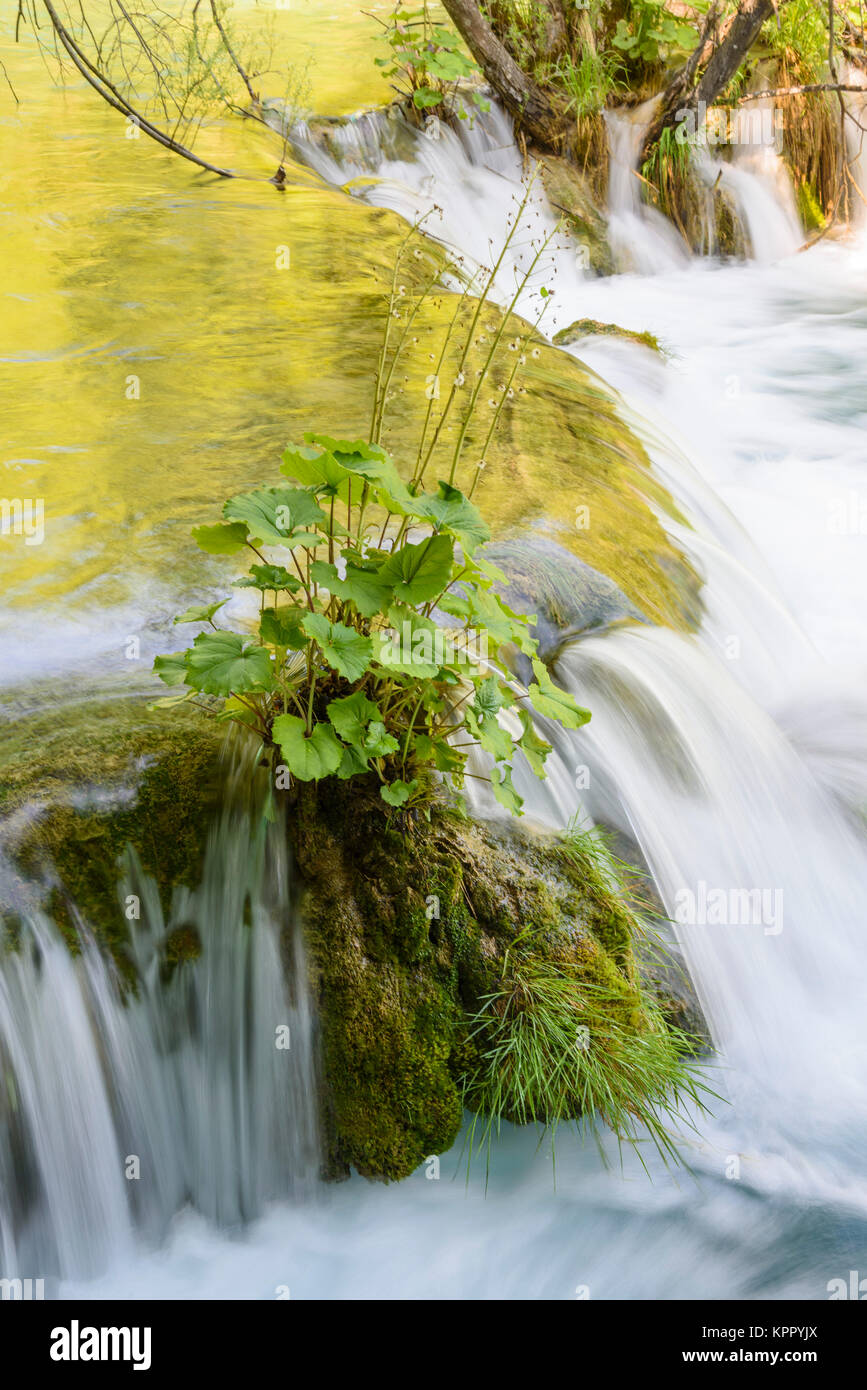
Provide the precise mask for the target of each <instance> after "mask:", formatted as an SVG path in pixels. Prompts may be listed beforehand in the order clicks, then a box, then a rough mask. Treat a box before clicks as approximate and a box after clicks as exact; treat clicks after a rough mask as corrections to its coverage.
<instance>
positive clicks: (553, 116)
mask: <svg viewBox="0 0 867 1390" xmlns="http://www.w3.org/2000/svg"><path fill="white" fill-rule="evenodd" d="M443 3H444V5H445V8H446V10H447V11H448V13H449V15H450V17H451V19H452V20H453V21H454V23H455V24H456V25H457V27H458V30H459V31H460V33H461V36H462V38H463V39H464V42H465V43H466V45H467V48H468V49H469V50H470V52H471V53H472V55H473V57H474V58H475V60H476V62H477V63H478V65H479V67H480V68H481V69H482V72H483V73H484V74H485V77H486V78H487V79H488V81H489V82H490V84H491V86H492V87H493V88H494V90H495V91H496V93H497V95H498V96H499V97H500V99H501V101H502V102H503V104H504V106H505V107H506V109H507V110H508V111H509V113H510V114H511V115H512V116H513V117H514V119H515V121H516V123H517V125H519V126H520V127H522V128H523V129H524V130H526V131H527V133H528V134H529V135H531V136H532V138H533V139H534V140H538V141H539V142H540V144H543V145H549V146H550V145H551V144H553V143H554V142H556V140H557V139H558V137H559V136H561V135H562V133H563V130H564V127H565V121H564V116H563V112H562V111H560V110H559V109H558V108H557V107H556V106H555V105H554V102H553V101H552V100H551V98H550V97H549V96H547V95H546V93H545V92H543V91H542V89H541V87H539V86H537V84H536V83H535V82H534V81H533V80H532V78H530V77H528V76H527V74H526V73H524V72H522V71H521V69H520V68H519V67H518V64H517V63H516V62H515V60H514V58H512V57H511V55H510V54H509V53H508V51H507V50H506V48H505V47H504V45H503V44H502V43H501V42H500V40H499V39H498V38H497V36H496V34H495V33H494V31H493V30H492V29H491V27H490V25H489V24H488V23H487V22H486V21H485V20H484V19H483V18H482V15H481V13H480V11H479V7H478V5H476V4H474V3H473V0H443Z"/></svg>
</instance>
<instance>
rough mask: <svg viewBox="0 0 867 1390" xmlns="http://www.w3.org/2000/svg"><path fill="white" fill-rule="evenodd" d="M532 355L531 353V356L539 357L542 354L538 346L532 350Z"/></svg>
mask: <svg viewBox="0 0 867 1390" xmlns="http://www.w3.org/2000/svg"><path fill="white" fill-rule="evenodd" d="M530 355H531V357H539V356H540V353H539V349H538V348H533V351H532V353H531V354H530Z"/></svg>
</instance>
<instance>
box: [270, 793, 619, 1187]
mask: <svg viewBox="0 0 867 1390" xmlns="http://www.w3.org/2000/svg"><path fill="white" fill-rule="evenodd" d="M377 790H378V789H377V786H376V784H375V782H374V784H373V785H368V786H366V785H365V784H364V783H363V782H360V781H358V779H356V780H355V781H353V783H352V784H351V785H348V784H346V783H339V782H337V781H334V780H329V781H326V782H323V783H320V784H318V785H305V786H302V787H299V788H298V789H297V791H296V793H295V794H294V796H293V798H292V804H291V808H290V813H289V834H290V839H291V842H292V846H293V850H294V854H295V859H296V865H297V870H298V875H299V881H298V886H299V908H300V913H301V919H302V922H303V923H304V928H305V936H306V941H307V950H308V960H309V969H310V975H311V983H312V987H313V992H314V998H315V1000H316V1005H317V1011H318V1016H319V1020H320V1029H321V1056H322V1069H323V1080H324V1087H323V1103H322V1123H323V1132H324V1136H325V1145H326V1151H327V1156H326V1169H327V1172H328V1173H329V1175H330V1176H332V1177H339V1176H341V1175H346V1174H347V1173H348V1172H349V1170H350V1168H355V1169H356V1170H357V1171H358V1172H360V1173H362V1174H364V1175H365V1176H367V1177H374V1178H386V1179H397V1178H403V1177H406V1176H407V1175H408V1174H409V1173H411V1172H413V1171H414V1170H415V1169H416V1168H417V1167H418V1166H419V1165H420V1164H421V1163H422V1162H423V1161H424V1159H425V1158H427V1157H428V1156H429V1155H431V1154H433V1153H441V1152H443V1151H444V1150H446V1149H448V1148H449V1147H450V1146H451V1145H452V1143H453V1142H454V1140H455V1138H456V1136H457V1133H458V1130H459V1128H460V1124H461V1118H462V1108H463V1104H462V1100H463V1085H462V1083H463V1080H464V1078H465V1077H467V1076H468V1075H469V1074H471V1073H472V1072H473V1070H474V1068H475V1067H476V1065H477V1064H478V1061H479V1058H478V1054H477V1050H476V1042H475V1039H474V1037H473V1036H472V1030H471V1022H470V1020H471V1017H472V1015H474V1014H475V1013H476V1012H477V1011H478V1009H479V1007H480V1004H481V1002H482V1000H483V999H484V997H485V996H486V995H488V994H490V993H491V991H492V990H493V989H494V988H495V987H496V985H497V982H498V981H499V979H500V977H501V972H502V969H503V963H504V958H505V954H506V951H507V950H508V948H509V947H510V946H511V945H513V944H514V943H515V941H516V939H517V938H518V937H519V935H521V934H522V933H526V932H527V931H528V930H529V932H530V933H531V935H532V942H533V951H534V953H535V954H536V955H537V956H538V957H539V958H541V959H543V960H546V961H550V962H552V963H555V964H558V965H560V966H562V967H564V968H566V969H568V970H569V971H571V972H574V973H575V974H576V975H577V977H578V978H580V979H582V980H586V981H588V982H591V983H593V984H595V985H598V986H604V988H605V990H606V992H607V994H608V996H609V997H610V999H611V1001H612V1002H611V1005H610V1007H611V1009H612V1010H613V1011H615V1012H616V1013H617V1015H618V1017H619V1019H620V1022H621V1024H624V1025H625V1026H629V1027H632V1028H635V1029H638V1030H640V1029H642V1028H644V1027H645V1026H646V1025H647V1019H646V1015H645V999H644V994H643V991H642V986H641V981H640V980H639V976H638V972H637V969H636V963H635V956H634V953H633V946H632V940H633V934H634V921H633V918H632V916H631V913H630V910H629V908H628V906H627V905H626V903H625V902H624V901H623V900H622V899H621V898H620V897H619V896H618V895H617V893H616V891H614V890H613V889H612V888H611V886H610V883H609V882H608V881H607V880H606V878H605V876H604V874H603V872H602V871H601V870H600V868H599V865H598V861H597V859H596V857H595V855H594V854H588V855H587V856H586V859H584V860H582V859H581V857H580V855H579V856H578V857H577V858H576V856H575V854H574V853H569V852H567V850H566V849H565V847H564V844H563V841H562V840H561V839H559V838H558V837H556V836H552V835H548V834H542V833H536V832H535V831H534V830H532V829H531V828H528V827H525V826H524V825H522V824H520V823H517V822H503V823H500V822H497V823H491V824H477V823H472V822H469V821H467V820H465V819H463V818H462V817H461V816H460V815H459V814H458V813H457V812H456V811H455V810H454V809H452V808H450V807H449V806H448V805H447V804H446V803H445V802H442V803H438V804H436V805H435V806H434V807H433V808H432V813H431V819H430V821H429V822H428V821H426V820H425V819H423V818H416V819H414V820H413V821H412V822H410V821H409V820H408V819H404V820H403V822H402V824H401V827H400V829H398V828H396V826H395V824H394V823H392V824H391V825H389V824H388V823H387V821H386V819H385V817H384V815H383V812H382V810H381V807H380V805H379V804H378V802H379V798H378V796H377Z"/></svg>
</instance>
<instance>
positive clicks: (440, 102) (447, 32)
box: [374, 3, 490, 120]
mask: <svg viewBox="0 0 867 1390" xmlns="http://www.w3.org/2000/svg"><path fill="white" fill-rule="evenodd" d="M384 37H385V41H386V43H387V44H388V46H389V48H390V49H391V56H390V57H388V58H375V59H374V62H375V63H376V65H377V67H380V68H382V69H383V71H384V74H385V76H386V77H389V78H392V79H397V81H398V82H399V83H400V84H401V87H400V90H402V91H403V92H404V94H405V95H406V96H407V97H408V98H409V99H410V100H411V101H412V104H413V106H414V107H415V108H416V109H417V110H418V111H433V110H435V109H437V108H443V107H451V105H452V100H451V99H452V98H453V97H454V95H455V93H456V91H457V88H458V83H460V82H461V81H462V80H466V79H467V78H470V77H475V76H478V73H479V68H478V66H477V65H476V63H475V62H474V61H473V60H472V58H470V57H468V56H467V53H466V51H465V49H464V47H463V45H462V43H461V40H460V38H459V37H458V35H457V34H455V33H454V32H453V31H452V30H451V29H447V28H446V27H445V26H444V25H442V24H440V23H438V22H436V21H435V20H434V19H433V18H432V17H431V13H430V7H429V6H428V5H427V3H425V4H424V5H422V6H421V8H420V9H417V10H408V9H404V8H403V7H402V6H398V7H396V8H395V9H394V11H393V12H392V14H391V16H390V18H389V20H388V23H387V24H386V25H385V26H384ZM470 99H471V101H472V103H473V104H474V105H475V106H476V107H477V109H478V110H480V111H487V110H489V108H490V103H489V102H488V101H487V100H486V99H485V98H484V97H483V96H482V94H481V92H470ZM455 110H456V114H457V115H458V116H459V117H460V118H461V120H465V119H466V117H467V110H466V107H465V106H464V105H463V103H460V102H459V103H458V104H457V107H456V108H455Z"/></svg>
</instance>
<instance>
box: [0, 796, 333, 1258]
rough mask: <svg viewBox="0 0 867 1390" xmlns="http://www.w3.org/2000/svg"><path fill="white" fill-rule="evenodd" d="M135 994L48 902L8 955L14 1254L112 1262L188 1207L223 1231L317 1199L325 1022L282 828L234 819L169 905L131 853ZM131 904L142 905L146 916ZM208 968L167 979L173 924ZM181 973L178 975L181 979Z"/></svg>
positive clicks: (7, 1159)
mask: <svg viewBox="0 0 867 1390" xmlns="http://www.w3.org/2000/svg"><path fill="white" fill-rule="evenodd" d="M119 897H120V904H119V907H118V913H119V918H121V919H123V916H124V913H123V910H122V906H121V905H124V906H125V907H126V911H127V914H130V913H132V914H133V918H132V920H131V921H130V924H129V926H130V957H131V961H132V964H133V967H134V970H133V973H134V981H135V983H134V989H133V990H132V991H129V990H124V989H123V988H122V985H121V982H120V979H119V977H118V974H117V972H116V971H115V969H114V967H113V965H111V964H110V963H109V962H108V961H107V959H106V958H105V956H104V955H103V954H101V952H100V951H99V950H98V949H97V947H96V945H95V944H94V942H93V940H92V939H91V938H90V937H89V936H88V934H87V929H86V924H81V944H82V945H81V952H80V954H79V955H78V956H76V957H73V956H72V955H71V954H70V951H69V948H68V946H67V944H66V943H65V942H64V941H63V940H61V938H60V936H59V934H58V931H57V929H56V928H55V927H54V925H53V924H52V923H51V922H50V921H49V920H48V919H47V918H46V917H45V916H44V915H43V914H41V913H32V914H31V915H30V916H29V918H28V919H26V920H25V922H24V924H23V926H22V928H21V932H20V940H19V941H18V942H17V943H15V945H14V947H13V946H11V945H8V944H7V946H6V948H5V950H4V952H3V954H2V956H0V1079H2V1087H0V1263H2V1274H3V1275H5V1276H7V1277H10V1278H14V1277H33V1276H34V1275H35V1276H37V1277H45V1276H49V1277H51V1276H59V1277H61V1278H63V1277H69V1276H76V1277H82V1276H85V1275H94V1274H98V1273H100V1272H101V1271H102V1270H103V1269H104V1268H106V1267H107V1266H108V1265H109V1264H110V1263H111V1262H112V1261H114V1260H117V1259H118V1258H119V1257H121V1255H122V1254H123V1253H124V1252H127V1253H128V1252H129V1250H130V1248H131V1245H132V1241H133V1238H134V1236H135V1235H137V1236H138V1237H139V1238H143V1239H145V1240H146V1241H149V1242H156V1241H159V1240H161V1239H162V1238H164V1236H165V1234H166V1231H167V1228H168V1224H169V1222H170V1221H171V1220H172V1218H173V1217H174V1216H175V1214H176V1213H177V1212H178V1211H179V1210H180V1209H181V1208H182V1207H184V1206H185V1205H189V1206H190V1207H191V1208H193V1209H194V1210H195V1211H198V1212H200V1213H201V1214H202V1215H203V1216H205V1217H207V1218H209V1219H211V1220H212V1221H214V1222H216V1223H218V1224H219V1225H221V1226H226V1227H231V1226H235V1225H237V1224H238V1223H240V1222H242V1221H249V1220H250V1219H252V1218H254V1217H256V1216H258V1215H260V1214H261V1213H262V1211H263V1210H264V1208H265V1206H266V1204H267V1203H269V1202H272V1201H274V1200H276V1199H278V1198H285V1197H288V1196H290V1195H293V1194H294V1195H299V1194H303V1193H307V1194H309V1193H310V1190H311V1184H312V1182H313V1180H314V1178H315V1176H316V1169H317V1140H316V1110H315V1087H314V1074H313V1073H314V1054H313V1028H312V1018H311V1009H310V1001H309V998H308V995H307V988H306V982H305V968H304V959H303V950H302V945H301V939H300V933H299V932H298V931H297V930H295V929H294V924H293V921H292V915H291V903H290V882H289V862H288V850H287V848H286V842H285V830H283V831H282V832H281V828H280V827H279V826H277V825H274V826H271V827H270V828H267V827H266V826H265V825H264V824H263V823H262V822H261V820H259V821H258V822H257V820H256V818H255V817H254V816H253V815H251V814H249V813H243V814H242V813H238V812H233V813H229V812H226V813H224V815H223V817H222V818H221V820H220V821H219V823H218V824H216V825H215V826H214V827H213V829H212V831H211V834H210V840H209V844H208V847H207V851H206V855H205V861H204V868H203V874H202V882H201V885H200V887H198V888H197V889H195V890H188V889H183V890H176V892H175V895H174V899H173V902H172V905H171V910H170V911H169V912H168V913H164V912H163V909H162V906H161V904H160V897H159V892H158V889H157V887H156V884H155V883H154V881H153V880H152V879H151V878H149V877H148V875H146V874H144V873H143V872H142V870H141V867H140V865H139V864H138V863H137V861H136V859H135V856H134V855H130V857H129V859H128V862H127V867H126V872H125V874H124V876H123V881H122V882H121V885H120V889H119ZM135 913H139V914H140V916H139V917H138V919H137V920H136V918H135V915H134V914H135ZM179 931H183V932H184V933H187V934H189V933H191V932H192V933H195V934H196V935H197V936H198V938H199V941H200V943H201V953H200V955H199V956H198V958H197V959H194V960H188V961H186V962H185V963H180V964H178V965H177V966H175V968H174V970H173V972H172V973H171V974H170V975H169V970H168V967H167V964H166V952H165V948H166V945H167V943H169V941H170V938H171V937H172V934H173V933H176V932H179ZM167 975H169V977H168V978H167Z"/></svg>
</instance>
